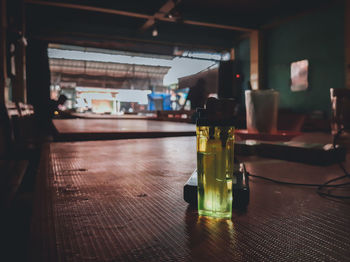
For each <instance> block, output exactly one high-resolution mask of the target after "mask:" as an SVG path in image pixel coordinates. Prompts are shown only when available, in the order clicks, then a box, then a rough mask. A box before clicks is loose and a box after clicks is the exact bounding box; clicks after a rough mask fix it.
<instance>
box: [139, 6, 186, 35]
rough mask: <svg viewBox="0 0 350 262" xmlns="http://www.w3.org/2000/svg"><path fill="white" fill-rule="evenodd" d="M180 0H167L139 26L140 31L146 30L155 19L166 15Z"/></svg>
mask: <svg viewBox="0 0 350 262" xmlns="http://www.w3.org/2000/svg"><path fill="white" fill-rule="evenodd" d="M180 2H181V0H168V1H167V2H166V3H165V4H164V5H163V6H162V7H161V8H159V10H158V11H157V12H156V13H155V14H154V15H153V16H152V18H149V19H148V20H147V21H146V22H145V23H144V24H143V25H142V26H141V28H140V30H141V31H146V30H147V29H149V28H151V27H152V26H153V25H154V24H155V23H156V19H161V18H163V17H165V16H166V15H168V14H169V13H170V12H171V10H173V9H174V8H175V6H176V5H178V4H179V3H180Z"/></svg>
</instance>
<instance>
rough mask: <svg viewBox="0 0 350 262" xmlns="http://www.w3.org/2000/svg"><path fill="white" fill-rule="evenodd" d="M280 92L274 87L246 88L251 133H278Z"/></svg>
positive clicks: (248, 121) (248, 122) (248, 123)
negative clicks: (262, 88) (261, 88)
mask: <svg viewBox="0 0 350 262" xmlns="http://www.w3.org/2000/svg"><path fill="white" fill-rule="evenodd" d="M278 100H279V92H278V91H276V90H273V89H267V90H246V91H245V104H246V116H247V129H248V132H249V133H270V134H273V133H276V132H277V116H278Z"/></svg>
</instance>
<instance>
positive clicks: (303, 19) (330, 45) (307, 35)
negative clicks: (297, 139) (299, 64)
mask: <svg viewBox="0 0 350 262" xmlns="http://www.w3.org/2000/svg"><path fill="white" fill-rule="evenodd" d="M264 55H265V59H264V70H265V74H266V75H265V76H266V82H265V85H266V87H267V88H273V89H276V90H278V91H280V108H288V109H292V110H294V111H299V112H308V113H309V112H312V111H315V110H321V111H323V112H325V113H326V115H329V113H330V98H329V89H330V88H342V87H344V85H345V69H344V63H345V60H344V59H345V58H344V5H343V4H342V3H338V4H337V5H333V6H331V7H329V8H326V9H323V10H320V11H317V12H313V13H311V14H308V15H304V16H300V17H298V18H295V19H293V20H291V21H289V22H287V23H283V24H281V25H280V26H278V27H275V28H273V29H270V30H267V31H266V32H264ZM303 59H308V60H309V77H308V79H309V89H308V90H307V91H300V92H291V90H290V63H291V62H294V61H299V60H303Z"/></svg>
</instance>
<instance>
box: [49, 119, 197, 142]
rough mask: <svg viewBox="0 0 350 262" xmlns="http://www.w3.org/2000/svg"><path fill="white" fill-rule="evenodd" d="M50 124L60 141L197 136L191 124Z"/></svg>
mask: <svg viewBox="0 0 350 262" xmlns="http://www.w3.org/2000/svg"><path fill="white" fill-rule="evenodd" d="M53 124H54V126H55V128H56V130H57V139H58V140H61V141H62V140H64V141H76V140H108V139H122V138H152V137H169V136H193V135H195V134H196V126H195V125H194V124H189V123H180V122H169V121H156V120H147V119H54V120H53Z"/></svg>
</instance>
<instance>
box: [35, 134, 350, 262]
mask: <svg viewBox="0 0 350 262" xmlns="http://www.w3.org/2000/svg"><path fill="white" fill-rule="evenodd" d="M195 148H196V147H195V138H194V137H178V138H159V139H141V140H136V139H135V140H116V141H90V142H75V143H52V144H50V145H49V146H48V148H47V154H43V157H44V159H43V161H42V162H43V163H42V165H43V166H42V167H41V172H40V174H39V177H38V184H37V199H36V202H35V205H36V208H35V211H34V215H33V225H32V241H31V244H32V248H31V249H30V250H31V259H32V261H345V260H347V259H349V257H350V241H349V240H350V227H349V222H350V209H349V203H346V202H339V201H332V200H327V199H325V198H322V197H320V196H318V195H317V194H316V193H315V189H310V188H303V187H291V186H281V185H276V184H272V183H268V182H264V181H260V180H256V179H253V178H252V180H251V202H250V204H249V206H248V209H247V211H245V212H238V211H235V212H234V213H233V217H232V220H218V219H210V218H204V217H198V215H197V212H196V210H193V209H191V208H190V207H189V206H188V205H187V203H186V202H185V201H184V200H183V185H184V183H185V182H186V181H187V179H188V177H189V175H190V174H191V173H192V171H193V169H194V168H195V166H196V151H195ZM45 156H46V157H45ZM243 160H244V161H245V162H246V164H247V169H248V171H249V172H251V173H253V174H257V175H264V176H268V177H271V178H278V179H283V180H286V181H295V182H308V183H311V182H312V183H321V182H324V181H326V180H327V179H330V178H332V177H335V176H338V175H341V174H342V173H341V170H340V169H339V168H338V167H337V166H336V165H334V166H329V167H318V166H308V165H305V164H297V163H291V162H286V161H280V160H268V159H262V158H258V157H249V158H245V159H243ZM349 160H350V158H349V156H348V163H347V167H348V168H349V167H350V165H349ZM45 163H46V164H45Z"/></svg>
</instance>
